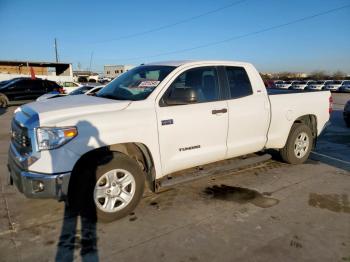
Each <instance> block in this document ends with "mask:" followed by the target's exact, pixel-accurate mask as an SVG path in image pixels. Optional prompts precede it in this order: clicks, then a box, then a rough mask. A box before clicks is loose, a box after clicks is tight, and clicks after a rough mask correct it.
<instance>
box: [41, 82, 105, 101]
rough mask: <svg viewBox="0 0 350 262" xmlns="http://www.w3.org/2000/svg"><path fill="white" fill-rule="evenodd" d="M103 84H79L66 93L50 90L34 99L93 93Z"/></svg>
mask: <svg viewBox="0 0 350 262" xmlns="http://www.w3.org/2000/svg"><path fill="white" fill-rule="evenodd" d="M103 87H104V86H81V87H78V88H77V89H75V90H74V91H72V92H70V93H68V94H60V93H57V92H51V93H48V94H44V95H42V96H40V97H38V98H37V99H36V101H43V100H46V99H51V98H57V97H62V96H67V95H68V96H74V95H82V94H85V95H93V94H95V93H97V92H98V91H100V90H101V89H102V88H103Z"/></svg>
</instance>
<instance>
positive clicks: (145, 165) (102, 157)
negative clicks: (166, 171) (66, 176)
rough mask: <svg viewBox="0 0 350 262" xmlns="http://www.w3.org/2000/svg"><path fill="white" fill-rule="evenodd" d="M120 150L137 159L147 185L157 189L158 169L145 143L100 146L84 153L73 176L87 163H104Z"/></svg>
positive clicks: (73, 171)
mask: <svg viewBox="0 0 350 262" xmlns="http://www.w3.org/2000/svg"><path fill="white" fill-rule="evenodd" d="M115 152H118V153H122V154H125V155H127V156H129V157H130V158H132V159H133V160H135V161H136V162H137V163H138V165H139V166H140V168H141V170H142V171H143V173H144V174H145V176H146V181H147V185H148V187H149V189H150V190H152V191H153V192H154V191H155V189H156V188H155V181H156V179H155V177H156V171H155V168H154V160H153V157H152V154H151V151H150V150H149V148H148V147H147V146H146V145H145V144H143V143H119V144H113V145H109V146H104V147H100V148H95V149H93V150H90V151H88V152H86V153H85V154H83V155H82V156H81V157H80V158H79V159H78V161H77V162H76V163H75V165H74V167H73V170H72V176H75V175H76V173H77V170H79V167H80V166H81V165H84V164H85V163H94V162H95V163H96V164H103V163H104V161H106V160H107V161H108V159H110V158H111V157H113V153H115Z"/></svg>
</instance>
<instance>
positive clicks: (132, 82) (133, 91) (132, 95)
mask: <svg viewBox="0 0 350 262" xmlns="http://www.w3.org/2000/svg"><path fill="white" fill-rule="evenodd" d="M174 69H175V67H174V66H151V65H149V66H147V65H146V66H138V67H136V68H133V69H131V70H129V71H127V72H126V73H124V74H122V75H121V76H119V77H117V78H116V79H114V80H113V81H112V82H110V83H109V84H108V85H106V86H105V87H104V88H103V89H102V90H101V91H100V92H98V93H97V96H98V97H105V98H111V99H116V100H132V101H137V100H143V99H146V98H147V97H148V96H149V95H150V94H151V93H152V92H153V90H154V89H155V88H156V87H157V86H158V85H159V84H160V82H161V81H163V79H164V78H165V77H166V76H167V75H168V74H169V73H170V72H171V71H173V70H174Z"/></svg>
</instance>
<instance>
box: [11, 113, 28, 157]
mask: <svg viewBox="0 0 350 262" xmlns="http://www.w3.org/2000/svg"><path fill="white" fill-rule="evenodd" d="M11 141H12V143H13V145H14V146H15V148H16V150H17V152H18V153H19V154H20V155H22V156H25V155H27V154H29V153H31V152H32V145H31V141H30V138H29V135H28V129H27V128H26V127H22V126H21V125H20V124H19V123H18V122H17V121H16V120H15V119H13V120H12V123H11Z"/></svg>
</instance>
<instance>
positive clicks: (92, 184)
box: [68, 153, 145, 222]
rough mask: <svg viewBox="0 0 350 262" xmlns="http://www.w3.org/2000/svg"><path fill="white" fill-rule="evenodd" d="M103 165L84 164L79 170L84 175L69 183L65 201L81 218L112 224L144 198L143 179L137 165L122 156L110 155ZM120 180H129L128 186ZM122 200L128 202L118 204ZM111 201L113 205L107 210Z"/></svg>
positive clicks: (128, 212)
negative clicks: (67, 195)
mask: <svg viewBox="0 0 350 262" xmlns="http://www.w3.org/2000/svg"><path fill="white" fill-rule="evenodd" d="M103 162H104V163H103V164H96V165H94V167H92V166H91V164H90V167H89V164H88V163H86V164H87V166H85V168H83V170H81V171H83V172H81V174H79V175H78V176H76V177H74V178H73V181H71V183H72V184H71V183H70V189H69V193H68V194H69V198H68V201H69V205H70V206H71V207H72V208H73V209H74V210H75V211H78V212H79V213H80V214H81V215H82V216H85V217H89V218H92V219H97V220H98V221H99V222H112V221H114V220H117V219H120V218H122V217H125V216H127V215H128V214H130V213H131V212H132V211H133V210H134V209H135V208H136V206H137V204H138V203H139V202H140V200H141V198H142V195H143V191H144V186H145V175H144V174H143V172H142V171H141V169H140V166H139V165H138V164H137V162H136V161H134V160H133V159H131V158H130V157H128V156H127V155H124V154H122V153H113V154H112V156H111V157H109V160H108V161H103ZM123 178H124V179H125V178H128V179H129V180H130V183H129V184H123V183H122V182H121V181H124V180H123ZM129 180H128V181H129ZM125 181H126V180H125ZM128 181H126V182H128ZM124 186H125V187H124ZM107 191H109V192H107ZM126 192H127V193H129V196H128V198H126V197H125V196H127V194H126ZM122 196H123V197H124V198H125V199H127V201H125V202H122V201H121V200H119V199H123V198H122ZM105 201H107V202H105ZM108 201H110V202H108ZM112 201H115V202H114V205H113V204H110V205H109V206H108V205H107V204H108V203H112ZM105 203H106V205H105ZM112 205H113V206H114V208H113V209H114V210H112V208H111V207H112Z"/></svg>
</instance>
